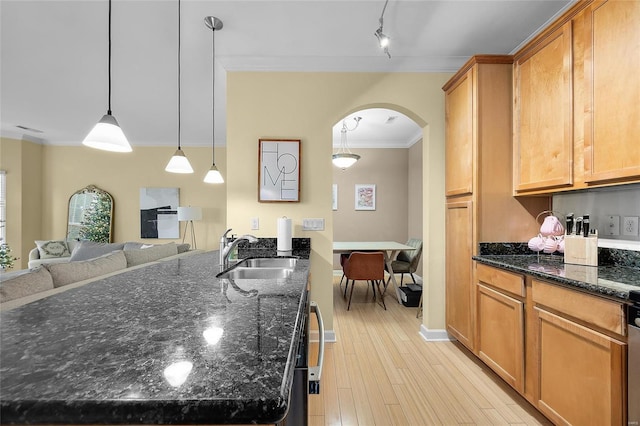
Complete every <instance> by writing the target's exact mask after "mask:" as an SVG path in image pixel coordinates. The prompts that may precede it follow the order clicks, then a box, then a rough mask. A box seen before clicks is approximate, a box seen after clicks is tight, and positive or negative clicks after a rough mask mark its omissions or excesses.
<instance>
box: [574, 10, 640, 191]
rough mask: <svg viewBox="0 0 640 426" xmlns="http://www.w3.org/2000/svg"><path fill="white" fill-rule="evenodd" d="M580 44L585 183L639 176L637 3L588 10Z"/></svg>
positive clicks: (639, 27)
mask: <svg viewBox="0 0 640 426" xmlns="http://www.w3.org/2000/svg"><path fill="white" fill-rule="evenodd" d="M584 37H585V40H584V46H585V84H586V91H585V95H586V114H585V133H584V137H585V158H584V168H585V181H586V182H590V183H591V182H594V183H597V182H601V181H608V180H613V181H615V180H625V178H630V177H639V176H640V78H638V73H639V72H640V71H638V70H640V1H616V0H609V1H597V2H595V3H594V4H593V5H591V6H590V7H589V9H588V10H587V15H586V24H585V32H584Z"/></svg>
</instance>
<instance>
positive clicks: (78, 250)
mask: <svg viewBox="0 0 640 426" xmlns="http://www.w3.org/2000/svg"><path fill="white" fill-rule="evenodd" d="M122 249H124V243H96V242H93V241H80V242H79V243H78V244H76V247H75V248H74V249H73V253H71V261H72V262H75V261H78V260H88V259H95V258H96V257H100V256H104V255H105V254H109V253H111V252H113V251H116V250H122Z"/></svg>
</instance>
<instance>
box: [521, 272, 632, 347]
mask: <svg viewBox="0 0 640 426" xmlns="http://www.w3.org/2000/svg"><path fill="white" fill-rule="evenodd" d="M531 293H532V297H533V301H534V302H535V303H536V304H538V305H542V306H546V307H547V308H549V309H552V310H554V311H557V312H562V313H563V314H566V315H569V316H571V317H573V318H575V319H577V320H580V321H584V322H585V323H588V324H591V325H593V326H595V327H599V328H601V329H602V330H603V331H610V332H613V333H615V334H618V335H620V336H624V335H625V330H626V323H625V316H624V307H623V306H622V304H621V303H618V302H614V301H610V300H606V299H603V298H601V297H597V296H591V295H589V294H585V293H580V292H579V291H576V290H569V289H566V288H562V287H560V286H558V285H555V284H548V283H545V282H543V281H538V280H535V279H534V280H532V289H531Z"/></svg>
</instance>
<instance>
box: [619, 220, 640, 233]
mask: <svg viewBox="0 0 640 426" xmlns="http://www.w3.org/2000/svg"><path fill="white" fill-rule="evenodd" d="M622 235H629V236H632V237H636V236H638V216H624V217H623V218H622Z"/></svg>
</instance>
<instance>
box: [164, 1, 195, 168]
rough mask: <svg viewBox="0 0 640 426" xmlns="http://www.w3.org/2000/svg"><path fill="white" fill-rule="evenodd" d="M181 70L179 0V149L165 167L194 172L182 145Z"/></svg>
mask: <svg viewBox="0 0 640 426" xmlns="http://www.w3.org/2000/svg"><path fill="white" fill-rule="evenodd" d="M180 71H181V70H180V0H178V149H177V150H176V152H175V154H173V157H171V159H170V160H169V163H168V164H167V167H165V168H164V169H165V170H166V171H167V172H171V173H193V167H191V163H189V159H187V156H186V155H184V152H183V151H182V147H181V146H180V133H182V132H181V128H180V112H181V111H180V74H181V72H180Z"/></svg>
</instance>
